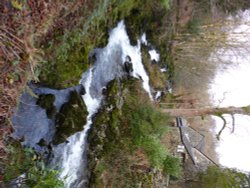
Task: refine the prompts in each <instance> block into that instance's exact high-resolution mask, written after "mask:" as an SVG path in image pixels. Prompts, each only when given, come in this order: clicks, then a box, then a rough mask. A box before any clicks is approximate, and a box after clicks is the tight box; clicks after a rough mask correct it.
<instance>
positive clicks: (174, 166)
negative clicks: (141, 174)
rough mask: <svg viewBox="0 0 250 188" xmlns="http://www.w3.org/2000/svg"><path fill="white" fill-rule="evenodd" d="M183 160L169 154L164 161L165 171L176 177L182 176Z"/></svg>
mask: <svg viewBox="0 0 250 188" xmlns="http://www.w3.org/2000/svg"><path fill="white" fill-rule="evenodd" d="M180 164H181V161H180V159H179V158H176V157H174V156H171V155H168V156H167V157H166V158H165V160H164V162H163V165H164V167H163V171H164V172H166V173H168V174H170V175H171V176H174V177H180V175H181V171H182V169H181V165H180Z"/></svg>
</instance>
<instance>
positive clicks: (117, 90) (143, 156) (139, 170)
mask: <svg viewBox="0 0 250 188" xmlns="http://www.w3.org/2000/svg"><path fill="white" fill-rule="evenodd" d="M107 88H108V89H107V95H106V102H105V104H104V106H103V108H102V110H101V111H100V112H99V113H98V114H97V115H96V116H95V118H94V120H93V122H94V125H93V127H92V129H91V130H90V132H89V143H90V147H89V148H90V153H89V159H90V161H89V168H90V171H91V178H90V187H98V186H111V187H119V186H120V187H138V186H140V185H143V186H145V187H153V177H154V174H153V173H152V167H154V168H159V169H163V166H164V165H163V162H164V160H165V158H166V156H167V152H166V148H163V146H162V145H161V144H160V140H159V139H160V138H161V136H162V134H163V133H164V130H165V129H166V122H167V119H168V117H166V116H164V118H163V116H161V114H159V113H158V112H156V111H155V109H154V108H153V107H152V106H150V107H149V106H148V105H150V102H149V100H148V95H147V94H146V93H145V91H143V90H142V87H141V83H140V82H139V81H136V80H133V79H128V80H125V81H124V82H121V81H120V80H115V81H112V82H110V83H109V85H108V87H107ZM114 98H115V99H116V100H117V98H122V99H123V100H124V103H123V105H122V108H121V109H119V108H118V107H117V106H116V100H114ZM111 106H112V110H110V109H111V108H110V107H111ZM148 138H150V139H148ZM151 138H152V139H151ZM138 151H140V152H139V153H140V154H138ZM93 158H95V160H92V159H93ZM142 161H143V162H142ZM145 161H146V162H145Z"/></svg>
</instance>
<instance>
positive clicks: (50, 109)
mask: <svg viewBox="0 0 250 188" xmlns="http://www.w3.org/2000/svg"><path fill="white" fill-rule="evenodd" d="M54 101H55V96H54V95H52V94H41V95H39V98H38V100H37V102H36V104H37V105H39V106H40V107H42V108H43V109H44V110H46V114H47V116H48V118H50V119H52V118H53V117H54V116H55V113H56V108H55V106H54V104H53V103H54Z"/></svg>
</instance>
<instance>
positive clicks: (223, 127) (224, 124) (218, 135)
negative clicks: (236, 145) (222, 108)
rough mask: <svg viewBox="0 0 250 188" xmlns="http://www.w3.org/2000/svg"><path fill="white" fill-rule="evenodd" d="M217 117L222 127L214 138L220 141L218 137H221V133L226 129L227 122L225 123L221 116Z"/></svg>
mask: <svg viewBox="0 0 250 188" xmlns="http://www.w3.org/2000/svg"><path fill="white" fill-rule="evenodd" d="M218 117H219V118H221V119H222V121H223V126H222V128H221V130H220V131H219V133H218V134H217V135H216V138H217V139H218V140H220V135H221V133H222V131H223V130H224V129H225V128H226V125H227V121H226V119H225V118H224V117H223V116H222V115H219V116H218Z"/></svg>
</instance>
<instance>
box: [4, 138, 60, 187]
mask: <svg viewBox="0 0 250 188" xmlns="http://www.w3.org/2000/svg"><path fill="white" fill-rule="evenodd" d="M8 156H9V158H8V159H7V160H8V161H6V162H7V163H8V165H7V166H6V167H5V169H4V181H5V182H6V184H8V183H9V182H10V181H12V180H14V179H15V178H18V177H19V176H20V175H24V178H23V179H22V180H23V181H22V183H21V184H22V186H21V187H24V188H26V187H27V188H29V187H32V188H41V187H44V188H46V187H48V188H49V187H53V188H61V187H63V182H62V181H61V180H59V179H58V178H57V175H58V171H56V170H52V169H49V168H47V167H46V166H45V164H44V161H43V160H42V159H41V156H39V155H38V154H36V153H35V152H34V151H33V150H32V149H30V148H25V149H23V148H22V147H21V146H20V145H19V144H17V143H16V144H14V145H10V146H9V147H8Z"/></svg>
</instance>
